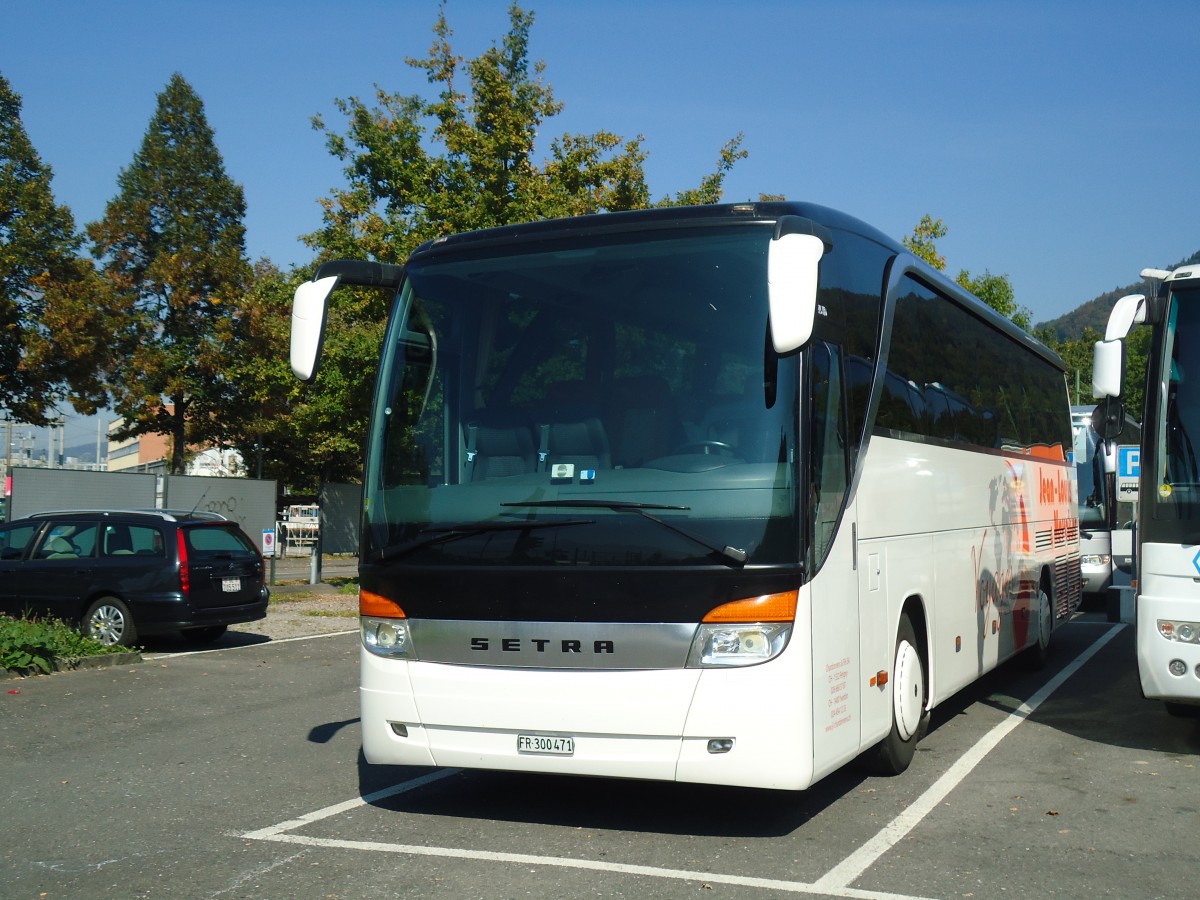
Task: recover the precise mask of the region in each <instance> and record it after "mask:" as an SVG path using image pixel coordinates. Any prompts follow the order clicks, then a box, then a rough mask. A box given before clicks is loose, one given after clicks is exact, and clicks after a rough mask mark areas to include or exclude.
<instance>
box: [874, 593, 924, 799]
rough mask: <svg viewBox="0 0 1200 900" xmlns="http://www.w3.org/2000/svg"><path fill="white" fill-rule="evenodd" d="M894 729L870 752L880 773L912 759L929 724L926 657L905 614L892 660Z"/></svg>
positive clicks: (892, 770)
mask: <svg viewBox="0 0 1200 900" xmlns="http://www.w3.org/2000/svg"><path fill="white" fill-rule="evenodd" d="M891 682H892V728H891V731H889V732H888V736H887V737H886V738H884V739H883V740H882V741H880V742H879V744H878V746H876V747H875V749H874V750H873V751H872V753H871V757H872V758H871V759H870V760H869V762H870V767H871V769H872V770H873V771H875V772H876V773H877V774H880V775H899V774H900V773H901V772H903V771H904V770H905V769H907V768H908V766H909V763H911V762H912V759H913V754H915V753H916V751H917V741H919V740H920V739H921V737H922V736H923V735H924V734H925V729H926V728H927V727H928V725H929V713H928V712H927V711H926V709H925V706H926V704H927V702H928V699H929V687H928V679H927V677H926V673H925V659H924V657H923V656H922V655H921V651H920V645H919V644H918V642H917V633H916V630H915V629H914V628H913V626H912V622H911V621H910V620H909V618H908V615H907V614H906V613H902V614H901V616H900V625H899V627H898V628H897V629H896V654H895V656H894V657H893V662H892V676H891Z"/></svg>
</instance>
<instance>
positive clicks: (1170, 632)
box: [1158, 619, 1200, 644]
mask: <svg viewBox="0 0 1200 900" xmlns="http://www.w3.org/2000/svg"><path fill="white" fill-rule="evenodd" d="M1158 633H1159V634H1161V635H1162V636H1163V637H1165V638H1166V639H1167V640H1168V641H1178V642H1179V643H1181V644H1200V622H1178V621H1175V620H1173V619H1159V620H1158Z"/></svg>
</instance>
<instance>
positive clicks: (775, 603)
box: [704, 591, 800, 623]
mask: <svg viewBox="0 0 1200 900" xmlns="http://www.w3.org/2000/svg"><path fill="white" fill-rule="evenodd" d="M799 595H800V592H799V591H785V592H784V593H782V594H764V595H763V596H761V597H747V598H746V599H745V600H734V601H733V602H732V603H725V604H722V605H721V606H718V607H717V608H716V609H714V610H712V611H711V612H709V614H708V615H707V616H705V617H704V621H705V622H716V623H720V622H791V621H793V620H794V619H795V618H796V602H797V600H798V598H799Z"/></svg>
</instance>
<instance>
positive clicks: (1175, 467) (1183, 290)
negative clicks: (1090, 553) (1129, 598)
mask: <svg viewBox="0 0 1200 900" xmlns="http://www.w3.org/2000/svg"><path fill="white" fill-rule="evenodd" d="M1142 277H1143V278H1152V279H1156V280H1158V282H1159V289H1158V292H1157V293H1156V295H1155V296H1154V297H1152V298H1149V299H1147V298H1146V297H1144V296H1143V295H1141V294H1133V295H1130V296H1128V297H1122V298H1121V299H1120V300H1118V301H1117V302H1116V304H1115V305H1114V306H1113V310H1112V313H1111V314H1110V316H1109V320H1108V327H1107V331H1106V334H1105V339H1104V340H1103V341H1099V342H1097V344H1096V356H1095V361H1094V365H1093V369H1092V379H1093V387H1094V393H1095V395H1096V397H1097V398H1098V399H1102V400H1105V403H1106V410H1105V415H1104V420H1105V427H1106V428H1107V429H1108V430H1107V433H1106V434H1105V437H1106V438H1108V439H1110V440H1119V441H1120V442H1121V443H1125V442H1127V441H1129V440H1130V438H1129V437H1128V436H1127V434H1126V433H1125V429H1124V428H1123V427H1122V426H1121V424H1120V423H1122V422H1123V413H1124V410H1123V408H1122V407H1123V404H1122V403H1121V401H1120V395H1121V381H1122V379H1121V376H1122V367H1123V352H1122V346H1123V344H1124V340H1125V338H1126V336H1127V335H1128V333H1129V331H1130V329H1131V328H1132V327H1133V326H1134V325H1135V324H1137V323H1140V322H1145V323H1147V324H1149V325H1151V326H1152V327H1153V337H1152V342H1151V349H1150V360H1149V366H1148V369H1147V372H1146V401H1145V410H1144V414H1143V416H1142V431H1141V469H1140V472H1141V474H1140V480H1139V485H1138V496H1139V503H1138V514H1137V520H1136V521H1137V544H1138V546H1137V591H1138V593H1137V659H1138V671H1139V674H1140V677H1141V683H1142V693H1144V694H1145V695H1146V696H1147V697H1149V698H1151V699H1156V700H1164V701H1166V704H1167V709H1168V710H1169V711H1170V712H1171V713H1172V714H1175V715H1195V714H1200V446H1198V445H1200V264H1194V265H1190V266H1183V267H1181V268H1179V269H1176V270H1175V271H1174V272H1167V271H1163V270H1160V269H1146V270H1144V271H1143V272H1142ZM1132 440H1133V442H1134V443H1136V442H1137V439H1136V437H1135V438H1133V439H1132Z"/></svg>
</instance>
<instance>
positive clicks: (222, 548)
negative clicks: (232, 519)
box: [183, 528, 258, 556]
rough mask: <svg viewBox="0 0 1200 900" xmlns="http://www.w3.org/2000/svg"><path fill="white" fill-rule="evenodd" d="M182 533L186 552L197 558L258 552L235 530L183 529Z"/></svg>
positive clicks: (247, 539)
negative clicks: (184, 536) (184, 537)
mask: <svg viewBox="0 0 1200 900" xmlns="http://www.w3.org/2000/svg"><path fill="white" fill-rule="evenodd" d="M183 533H184V534H185V535H186V536H187V545H188V550H189V551H190V552H193V553H196V554H197V555H199V556H205V555H209V556H218V555H220V554H229V553H257V552H258V551H257V550H256V549H255V547H254V545H253V544H251V543H250V539H249V538H247V537H246V536H245V535H243V534H242V532H241V531H240V530H239V529H237V528H185V529H184V532H183Z"/></svg>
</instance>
